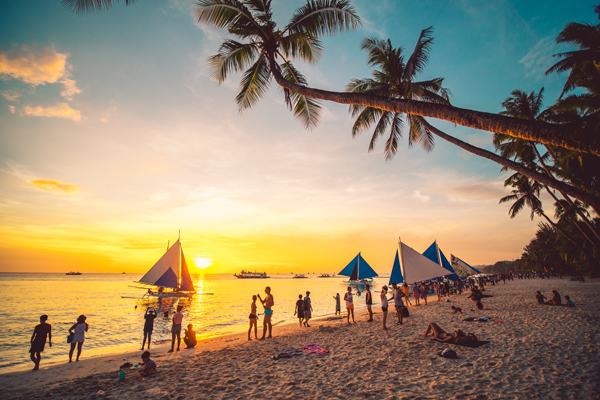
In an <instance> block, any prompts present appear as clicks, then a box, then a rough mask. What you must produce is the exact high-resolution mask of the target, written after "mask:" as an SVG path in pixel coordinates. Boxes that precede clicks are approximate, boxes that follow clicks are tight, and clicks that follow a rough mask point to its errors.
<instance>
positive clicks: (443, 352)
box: [439, 349, 458, 358]
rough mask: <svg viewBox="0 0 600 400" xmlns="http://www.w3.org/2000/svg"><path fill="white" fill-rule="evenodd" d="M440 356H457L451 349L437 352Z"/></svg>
mask: <svg viewBox="0 0 600 400" xmlns="http://www.w3.org/2000/svg"><path fill="white" fill-rule="evenodd" d="M439 356H440V357H444V358H458V354H456V352H455V351H454V350H452V349H445V350H444V351H442V352H441V353H440V354H439Z"/></svg>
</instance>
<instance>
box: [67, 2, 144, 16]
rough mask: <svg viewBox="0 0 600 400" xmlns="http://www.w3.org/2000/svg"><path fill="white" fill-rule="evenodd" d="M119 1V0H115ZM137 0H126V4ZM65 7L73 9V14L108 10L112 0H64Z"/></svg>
mask: <svg viewBox="0 0 600 400" xmlns="http://www.w3.org/2000/svg"><path fill="white" fill-rule="evenodd" d="M114 2H115V3H118V2H119V0H114ZM135 2H136V0H125V5H130V4H133V3H135ZM62 3H63V5H64V6H65V8H67V9H69V10H71V11H73V14H85V13H87V12H90V11H91V12H94V11H102V10H108V9H109V8H111V7H112V4H113V1H112V0H62Z"/></svg>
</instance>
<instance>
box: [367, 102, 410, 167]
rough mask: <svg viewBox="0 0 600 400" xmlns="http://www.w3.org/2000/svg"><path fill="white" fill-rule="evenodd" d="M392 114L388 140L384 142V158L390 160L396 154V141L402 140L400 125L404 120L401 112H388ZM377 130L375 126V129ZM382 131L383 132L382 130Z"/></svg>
mask: <svg viewBox="0 0 600 400" xmlns="http://www.w3.org/2000/svg"><path fill="white" fill-rule="evenodd" d="M389 114H391V115H393V118H392V121H391V127H390V136H389V137H388V140H387V141H386V142H385V160H386V161H391V160H392V158H394V156H395V155H396V152H397V151H398V143H399V142H400V140H402V125H403V124H404V121H403V120H402V114H398V113H389ZM375 132H377V128H376V129H375ZM382 133H383V132H382ZM373 137H375V133H373Z"/></svg>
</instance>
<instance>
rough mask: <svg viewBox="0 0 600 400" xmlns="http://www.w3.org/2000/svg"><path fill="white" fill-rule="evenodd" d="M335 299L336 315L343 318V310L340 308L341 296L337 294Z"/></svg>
mask: <svg viewBox="0 0 600 400" xmlns="http://www.w3.org/2000/svg"><path fill="white" fill-rule="evenodd" d="M333 298H334V299H335V315H339V316H340V317H341V316H342V309H341V306H340V294H339V293H336V294H335V296H333Z"/></svg>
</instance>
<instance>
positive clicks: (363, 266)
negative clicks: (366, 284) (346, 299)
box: [338, 253, 379, 280]
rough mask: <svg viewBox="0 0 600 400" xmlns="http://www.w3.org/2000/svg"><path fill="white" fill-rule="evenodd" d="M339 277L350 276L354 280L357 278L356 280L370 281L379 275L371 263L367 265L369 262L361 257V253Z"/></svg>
mask: <svg viewBox="0 0 600 400" xmlns="http://www.w3.org/2000/svg"><path fill="white" fill-rule="evenodd" d="M355 269H356V270H355ZM338 275H343V276H349V277H352V278H354V276H356V280H361V279H369V278H374V277H376V276H379V275H377V272H375V271H374V270H373V268H371V266H370V265H369V263H367V261H365V259H364V258H363V257H362V256H361V255H360V253H358V255H357V256H356V257H354V258H353V259H352V261H350V263H349V264H348V265H346V266H345V267H344V269H342V270H341V271H340V273H339V274H338Z"/></svg>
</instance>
